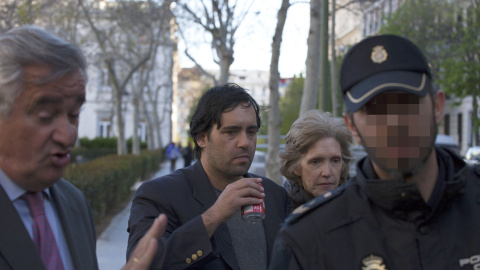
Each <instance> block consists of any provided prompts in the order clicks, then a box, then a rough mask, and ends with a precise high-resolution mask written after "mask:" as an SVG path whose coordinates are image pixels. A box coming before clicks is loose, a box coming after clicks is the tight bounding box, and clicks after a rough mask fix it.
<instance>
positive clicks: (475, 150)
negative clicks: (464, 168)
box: [465, 146, 480, 165]
mask: <svg viewBox="0 0 480 270" xmlns="http://www.w3.org/2000/svg"><path fill="white" fill-rule="evenodd" d="M465 162H467V164H469V165H480V146H473V147H470V148H468V150H467V153H466V154H465Z"/></svg>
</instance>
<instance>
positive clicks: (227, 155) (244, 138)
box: [197, 104, 258, 182]
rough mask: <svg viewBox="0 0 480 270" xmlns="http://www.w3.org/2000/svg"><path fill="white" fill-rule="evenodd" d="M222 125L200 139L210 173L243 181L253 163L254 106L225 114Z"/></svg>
mask: <svg viewBox="0 0 480 270" xmlns="http://www.w3.org/2000/svg"><path fill="white" fill-rule="evenodd" d="M244 105H246V104H244ZM221 123H222V126H221V127H218V125H217V124H215V125H214V126H213V127H212V130H211V132H210V134H208V135H207V134H202V136H199V137H198V139H197V143H198V145H199V146H200V147H201V148H202V156H201V162H202V165H203V166H204V169H205V171H206V172H207V174H208V175H209V176H210V177H212V175H215V176H218V177H221V178H223V181H229V182H233V181H236V180H238V179H240V178H243V175H244V174H245V173H247V171H248V169H249V168H250V164H251V163H252V160H253V156H254V154H255V147H256V144H257V132H258V126H257V118H256V113H255V110H254V108H253V107H249V108H244V107H243V106H237V107H236V108H235V109H233V110H231V111H229V112H224V113H222V116H221Z"/></svg>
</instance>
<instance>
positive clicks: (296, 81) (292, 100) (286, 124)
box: [279, 74, 304, 135]
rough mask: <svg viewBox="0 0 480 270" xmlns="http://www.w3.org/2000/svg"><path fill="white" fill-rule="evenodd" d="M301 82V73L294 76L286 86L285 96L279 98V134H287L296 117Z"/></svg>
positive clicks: (300, 94)
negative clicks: (280, 122) (280, 123)
mask: <svg viewBox="0 0 480 270" xmlns="http://www.w3.org/2000/svg"><path fill="white" fill-rule="evenodd" d="M303 83H304V78H303V75H302V74H300V76H299V77H298V78H297V77H296V76H295V77H294V78H293V80H292V82H291V83H290V85H289V86H288V88H287V91H286V92H285V96H284V97H283V98H281V99H280V105H279V110H280V119H281V121H282V125H281V126H280V134H283V135H285V134H287V132H288V131H289V130H290V126H292V124H293V122H295V120H297V118H298V114H299V112H300V104H301V102H302V94H303Z"/></svg>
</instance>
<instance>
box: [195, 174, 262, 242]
mask: <svg viewBox="0 0 480 270" xmlns="http://www.w3.org/2000/svg"><path fill="white" fill-rule="evenodd" d="M261 182H262V179H261V178H243V179H240V180H238V181H235V182H233V183H231V184H229V185H227V187H226V188H225V190H223V191H222V194H220V196H219V197H218V199H217V201H216V202H215V204H214V205H213V206H212V207H210V209H208V210H207V211H206V212H205V213H203V214H202V219H203V222H204V223H205V227H206V228H207V232H208V234H209V236H212V235H213V233H214V232H215V230H216V229H217V227H218V226H219V225H220V224H222V223H224V222H226V221H228V220H229V219H230V218H231V217H232V216H233V214H235V212H236V211H238V210H239V209H240V208H241V207H242V206H244V205H249V204H260V203H262V202H263V200H264V198H265V193H264V189H263V187H262V186H260V185H259V183H261Z"/></svg>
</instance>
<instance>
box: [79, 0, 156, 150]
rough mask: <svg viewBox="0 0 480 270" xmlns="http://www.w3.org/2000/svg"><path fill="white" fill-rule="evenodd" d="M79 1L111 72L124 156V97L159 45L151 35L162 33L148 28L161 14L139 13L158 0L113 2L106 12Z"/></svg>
mask: <svg viewBox="0 0 480 270" xmlns="http://www.w3.org/2000/svg"><path fill="white" fill-rule="evenodd" d="M78 2H79V5H80V7H81V9H82V10H83V12H84V15H85V18H86V20H87V22H88V25H89V26H90V28H91V30H92V31H93V33H94V37H95V40H96V43H97V46H98V48H99V49H100V51H101V55H102V61H103V62H104V63H105V66H106V67H107V70H108V75H109V80H110V83H111V85H112V89H113V92H114V97H115V99H114V103H115V104H114V106H115V118H116V126H117V132H118V144H117V153H118V154H119V155H123V154H126V153H127V147H126V140H125V128H124V120H123V118H124V117H123V113H122V110H123V109H122V104H123V97H124V96H125V95H126V94H127V89H126V88H127V83H128V82H129V81H130V79H131V78H132V77H133V75H134V74H135V72H137V71H138V70H139V69H140V68H141V67H142V66H143V65H145V64H146V63H147V61H148V60H149V59H150V58H151V56H152V54H153V51H154V49H155V48H154V47H155V45H156V43H155V39H154V38H151V36H150V35H151V34H152V31H160V30H158V29H157V28H155V27H158V26H157V25H148V24H149V23H151V24H154V23H155V22H158V19H156V18H155V17H152V16H158V15H159V14H151V13H150V14H145V15H140V16H139V14H141V13H142V11H145V10H148V9H149V8H152V7H154V6H155V5H157V4H156V2H155V1H146V2H122V1H119V2H112V3H111V6H107V7H106V8H104V9H94V8H93V5H95V4H96V2H92V6H90V7H87V6H85V3H84V2H83V1H82V0H78ZM107 11H108V12H107ZM146 15H152V16H146ZM93 16H95V17H93ZM146 24H147V25H146ZM152 29H155V30H152Z"/></svg>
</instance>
